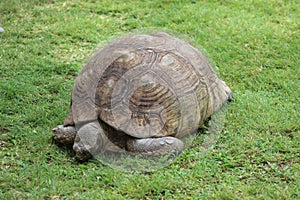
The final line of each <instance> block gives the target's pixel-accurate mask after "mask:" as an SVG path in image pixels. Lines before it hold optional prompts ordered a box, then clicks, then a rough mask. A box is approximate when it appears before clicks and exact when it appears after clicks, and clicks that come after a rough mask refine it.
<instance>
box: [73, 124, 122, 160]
mask: <svg viewBox="0 0 300 200" xmlns="http://www.w3.org/2000/svg"><path fill="white" fill-rule="evenodd" d="M73 150H74V151H75V153H76V156H75V157H76V158H77V159H78V160H81V161H86V160H88V159H89V158H91V157H92V155H98V154H100V153H103V152H105V151H110V152H119V153H120V152H124V150H123V149H121V148H119V147H118V146H116V145H115V144H113V143H112V142H111V141H110V140H109V139H108V138H107V136H106V134H105V132H104V129H103V128H102V127H101V126H100V124H99V122H98V121H93V122H89V123H87V124H85V125H83V126H82V127H80V128H79V130H78V132H77V135H76V138H75V142H74V145H73Z"/></svg>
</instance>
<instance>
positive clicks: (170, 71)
mask: <svg viewBox="0 0 300 200" xmlns="http://www.w3.org/2000/svg"><path fill="white" fill-rule="evenodd" d="M229 93H230V89H229V88H228V87H227V86H226V85H225V83H224V82H223V81H221V80H219V79H218V78H217V76H216V75H215V73H214V72H213V70H212V68H211V67H210V65H209V63H208V62H207V60H206V59H205V57H204V56H203V55H202V54H201V53H200V52H199V51H198V50H196V49H195V48H193V47H192V46H190V45H189V44H187V43H185V42H183V41H181V40H179V39H177V38H174V37H172V36H170V35H168V34H166V33H156V34H149V35H146V34H145V35H134V36H129V37H125V38H122V39H120V40H117V41H115V42H112V43H111V44H109V45H107V46H106V47H104V48H102V49H101V50H100V51H99V52H97V53H96V54H95V55H94V56H93V57H92V58H91V60H90V61H89V62H88V63H87V65H86V66H85V67H84V68H83V70H82V71H81V73H80V74H79V76H78V77H77V79H76V81H75V86H74V89H73V92H72V107H71V112H70V115H72V116H70V115H69V118H67V119H66V121H65V124H68V123H69V124H71V123H73V120H74V122H75V124H82V123H87V122H89V121H93V120H96V119H98V120H99V121H100V122H105V123H106V124H108V125H109V126H111V127H112V128H114V129H115V130H118V131H122V132H124V133H126V134H128V135H130V136H133V137H136V138H148V137H160V136H175V137H179V138H180V137H182V136H185V135H188V134H190V133H192V132H194V131H195V130H196V129H197V128H198V126H199V125H200V124H202V123H203V122H204V121H205V120H206V119H207V118H208V117H209V116H210V115H211V114H212V112H213V111H215V110H217V109H218V108H219V107H220V106H221V105H222V104H223V103H224V102H226V101H227V99H228V95H229ZM72 118H73V119H72Z"/></svg>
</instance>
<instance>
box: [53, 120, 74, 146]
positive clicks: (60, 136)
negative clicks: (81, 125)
mask: <svg viewBox="0 0 300 200" xmlns="http://www.w3.org/2000/svg"><path fill="white" fill-rule="evenodd" d="M52 131H53V132H54V136H53V139H54V141H55V142H57V143H59V144H61V145H70V144H73V143H74V140H75V137H76V134H77V132H76V129H75V127H74V126H63V125H58V126H57V127H56V128H54V129H52Z"/></svg>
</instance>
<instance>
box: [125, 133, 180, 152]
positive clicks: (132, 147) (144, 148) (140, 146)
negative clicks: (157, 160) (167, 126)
mask: <svg viewBox="0 0 300 200" xmlns="http://www.w3.org/2000/svg"><path fill="white" fill-rule="evenodd" d="M127 149H128V151H131V152H134V153H138V154H142V155H145V156H162V155H167V154H174V153H175V154H178V153H181V152H182V151H183V150H184V144H183V142H182V141H181V140H179V139H178V138H174V137H161V138H145V139H131V140H128V141H127Z"/></svg>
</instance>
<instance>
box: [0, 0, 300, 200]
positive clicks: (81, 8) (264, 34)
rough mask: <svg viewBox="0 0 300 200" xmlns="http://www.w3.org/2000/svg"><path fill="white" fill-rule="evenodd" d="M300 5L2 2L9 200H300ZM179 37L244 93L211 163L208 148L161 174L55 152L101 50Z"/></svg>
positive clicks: (1, 96) (0, 124)
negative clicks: (78, 86)
mask: <svg viewBox="0 0 300 200" xmlns="http://www.w3.org/2000/svg"><path fill="white" fill-rule="evenodd" d="M299 8H300V6H299V3H298V1H296V0H289V1H287V0H286V1H283V0H278V1H268V2H266V1H262V0H254V1H234V0H228V1H217V0H214V1H213V0H211V1H114V2H111V1H101V2H97V1H93V0H88V1H83V0H70V1H65V0H27V1H21V0H2V1H1V2H0V16H1V17H0V26H1V27H3V28H4V30H5V32H4V33H2V34H0V43H1V48H0V67H1V71H0V100H1V101H0V149H1V150H0V158H1V163H0V166H1V171H0V174H1V176H0V199H124V198H125V199H299V198H300V192H299V188H300V125H299V122H300V103H299V102H300V89H299V85H300V78H299V77H300V73H299V72H300V68H299V66H300V62H299V61H300V59H299V53H300V51H299V50H300V49H299V47H300V38H299V35H300V31H299V30H300V22H299V17H300V16H299V13H300V9H299ZM147 28H156V29H165V28H166V29H168V30H171V31H173V32H175V33H178V34H182V35H186V36H188V37H190V38H192V40H194V41H195V42H196V43H198V44H200V45H202V46H203V47H204V48H205V49H206V50H207V52H209V55H210V56H211V59H212V60H213V61H214V62H215V63H216V66H217V67H218V68H219V71H220V74H221V77H222V79H223V80H225V81H226V83H227V84H228V85H229V86H230V87H231V89H232V90H233V92H234V97H235V102H234V103H232V104H231V105H230V106H229V108H228V111H227V116H226V117H227V118H226V124H225V126H224V129H223V132H222V134H221V136H220V138H219V140H218V141H217V144H216V145H215V148H214V149H212V150H211V151H210V152H208V154H207V155H206V156H199V149H200V147H199V145H197V144H198V143H197V142H198V141H197V140H194V142H193V144H192V146H191V148H189V149H188V150H186V151H185V152H184V153H183V155H182V156H181V157H180V158H179V159H177V160H176V161H175V162H174V163H173V164H171V165H170V166H168V167H166V168H163V169H161V170H159V171H156V172H151V173H128V172H123V171H118V170H113V169H111V168H109V167H107V166H104V165H102V164H101V163H99V162H98V161H96V160H92V161H90V162H88V163H78V162H77V161H76V160H75V159H74V158H73V157H71V156H70V152H69V151H67V150H65V149H61V148H58V147H57V146H55V145H53V144H52V143H51V137H52V133H51V129H52V128H53V127H55V126H56V125H57V124H60V123H62V121H63V119H64V117H65V116H66V114H67V112H68V107H69V98H70V92H71V89H72V86H73V83H74V79H75V77H76V75H77V73H78V71H79V70H80V69H81V67H82V66H83V64H84V63H85V62H86V60H87V59H88V57H89V55H90V54H91V53H92V52H93V51H94V50H95V48H96V47H97V46H98V45H99V43H100V44H101V43H103V42H105V41H107V40H109V39H110V38H111V37H113V36H115V35H119V34H122V33H126V32H128V31H131V30H134V29H147Z"/></svg>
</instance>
